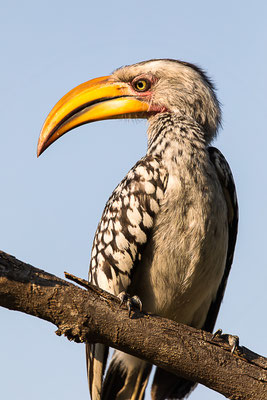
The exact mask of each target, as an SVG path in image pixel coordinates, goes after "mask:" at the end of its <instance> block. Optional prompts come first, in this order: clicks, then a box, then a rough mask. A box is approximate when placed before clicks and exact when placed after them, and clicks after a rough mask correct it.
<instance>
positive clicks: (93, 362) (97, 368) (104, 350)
mask: <svg viewBox="0 0 267 400" xmlns="http://www.w3.org/2000/svg"><path fill="white" fill-rule="evenodd" d="M108 350H109V348H108V347H107V346H105V345H103V344H100V343H95V344H86V365H87V377H88V384H89V391H90V395H91V399H92V400H100V399H101V392H102V382H103V375H104V372H105V368H106V363H107V358H108Z"/></svg>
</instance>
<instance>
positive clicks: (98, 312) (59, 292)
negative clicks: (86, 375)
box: [0, 252, 267, 400]
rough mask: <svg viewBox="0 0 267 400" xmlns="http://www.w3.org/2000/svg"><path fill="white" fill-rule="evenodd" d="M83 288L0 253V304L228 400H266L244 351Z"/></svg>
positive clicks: (262, 379) (265, 384)
mask: <svg viewBox="0 0 267 400" xmlns="http://www.w3.org/2000/svg"><path fill="white" fill-rule="evenodd" d="M67 276H68V277H70V278H71V276H70V275H68V274H67ZM71 279H72V280H75V279H73V278H71ZM78 282H79V283H80V284H82V285H83V282H82V280H78ZM84 285H85V286H86V284H85V281H84ZM87 286H88V288H87V290H85V289H84V288H81V287H78V286H76V285H74V284H73V283H69V282H67V281H65V280H63V279H60V278H58V277H56V276H54V275H51V274H49V273H47V272H45V271H42V270H40V269H37V268H35V267H32V266H31V265H29V264H25V263H24V262H22V261H19V260H17V259H16V258H15V257H13V256H10V255H8V254H6V253H4V252H0V306H2V307H5V308H8V309H10V310H17V311H21V312H24V313H26V314H30V315H33V316H36V317H38V318H41V319H44V320H46V321H49V322H51V323H52V324H54V325H56V326H57V328H58V329H57V331H56V333H57V334H58V335H65V336H66V337H67V338H68V339H69V340H74V341H75V342H77V343H81V342H90V343H93V342H98V343H104V344H106V345H109V346H111V347H114V348H116V349H120V350H122V351H124V352H127V353H130V354H132V355H134V356H137V357H139V358H142V359H144V360H146V361H148V362H150V363H153V364H156V365H157V366H159V367H162V368H164V369H166V370H168V371H170V372H172V373H174V374H177V375H179V376H181V377H184V378H187V379H190V380H192V381H196V382H199V383H202V384H203V385H205V386H207V387H209V388H211V389H213V390H216V391H217V392H219V393H221V394H223V395H224V396H226V397H227V398H229V399H235V400H252V399H255V400H266V399H267V359H266V358H264V357H262V356H260V355H258V354H256V353H253V352H252V351H250V350H249V349H247V348H245V347H244V346H242V347H238V349H237V350H236V351H235V352H234V354H231V347H230V346H229V344H228V343H227V341H225V340H224V339H223V337H222V338H221V337H218V338H217V337H216V338H215V339H213V340H212V335H211V334H210V333H208V332H204V331H201V330H197V329H194V328H191V327H188V326H185V325H182V324H178V323H175V322H173V321H170V320H167V319H164V318H161V317H158V316H156V315H151V314H147V313H141V312H139V311H134V312H132V313H131V316H130V317H129V313H128V310H127V309H126V307H124V306H120V303H119V300H118V299H117V298H116V297H114V296H112V295H110V294H109V293H107V292H104V291H102V290H101V289H99V288H97V287H95V286H93V285H89V284H87ZM224 336H227V335H224Z"/></svg>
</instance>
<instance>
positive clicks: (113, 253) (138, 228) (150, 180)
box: [87, 156, 168, 400]
mask: <svg viewBox="0 0 267 400" xmlns="http://www.w3.org/2000/svg"><path fill="white" fill-rule="evenodd" d="M167 181H168V174H167V171H166V169H165V168H164V167H163V166H162V165H161V162H160V159H159V158H157V157H153V156H145V157H144V158H142V159H141V160H140V161H138V163H137V164H136V165H135V166H134V167H133V168H132V169H131V170H130V171H129V173H128V174H127V175H126V177H125V178H124V180H123V181H122V182H121V183H120V184H119V185H118V186H117V188H116V189H115V190H114V192H113V193H112V195H111V197H110V198H109V200H108V202H107V204H106V207H105V209H104V212H103V215H102V218H101V221H100V223H99V225H98V228H97V231H96V234H95V239H94V243H93V248H92V256H91V265H90V272H89V280H90V281H91V282H92V283H94V284H95V285H97V286H99V287H101V288H102V289H104V290H107V291H108V292H110V293H113V294H115V295H118V294H119V293H120V292H121V291H126V292H127V289H128V287H129V285H130V284H131V278H132V274H133V272H134V267H135V264H136V262H138V261H139V260H140V259H141V255H142V250H143V249H144V246H145V245H146V242H147V237H148V234H149V232H150V231H151V229H152V227H153V224H154V219H155V216H156V214H157V212H158V210H159V207H160V202H161V200H162V199H163V198H164V191H165V189H166V186H167ZM106 357H107V350H106V348H105V346H104V345H102V344H94V345H87V370H88V381H89V387H90V393H91V397H92V399H93V400H97V399H100V392H101V387H102V381H103V374H104V366H105V363H106Z"/></svg>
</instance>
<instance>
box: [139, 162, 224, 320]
mask: <svg viewBox="0 0 267 400" xmlns="http://www.w3.org/2000/svg"><path fill="white" fill-rule="evenodd" d="M227 245H228V222H227V206H226V202H225V199H224V195H223V192H222V188H221V185H220V182H219V180H218V178H217V175H216V172H215V170H213V168H212V166H209V165H208V166H207V165H206V166H205V168H204V169H203V167H202V168H201V170H197V169H195V171H194V172H192V170H191V169H190V170H188V169H186V168H185V170H184V171H183V173H181V171H179V170H177V172H176V173H174V174H173V173H172V174H170V176H169V181H168V186H167V189H166V191H165V197H164V199H163V200H162V203H161V206H160V211H159V212H158V214H157V216H156V220H155V224H154V228H153V232H152V235H151V240H150V242H149V243H148V245H147V247H146V249H145V251H144V254H143V255H142V261H141V265H140V267H139V266H138V268H137V269H136V270H137V271H138V272H137V274H136V276H135V277H134V278H135V279H134V282H137V280H138V284H137V285H136V284H134V283H133V285H134V286H135V287H136V288H137V292H138V293H136V294H139V296H140V297H141V299H142V301H143V303H144V308H145V309H147V310H149V311H151V312H155V313H157V314H160V315H162V316H165V317H167V318H171V319H174V320H176V321H178V322H182V323H186V324H189V325H193V326H195V327H201V326H202V325H203V323H204V321H203V319H204V320H205V318H206V314H207V311H208V308H209V306H210V303H211V301H212V299H214V298H215V296H216V292H217V289H218V286H219V284H220V282H221V279H222V275H223V271H224V267H225V260H226V254H227ZM138 275H139V276H138Z"/></svg>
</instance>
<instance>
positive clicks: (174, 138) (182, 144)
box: [147, 113, 207, 161]
mask: <svg viewBox="0 0 267 400" xmlns="http://www.w3.org/2000/svg"><path fill="white" fill-rule="evenodd" d="M206 146H207V142H206V139H205V133H204V131H203V129H202V128H201V126H200V125H199V124H198V123H197V122H195V121H194V120H193V119H190V118H187V117H185V116H180V115H175V114H171V113H163V114H158V115H156V116H155V117H153V118H151V119H150V121H149V128H148V149H147V154H149V155H154V156H159V157H161V158H162V159H163V160H166V161H167V160H174V161H175V159H176V158H177V157H179V158H180V157H183V158H188V157H190V158H191V157H194V156H197V154H199V153H201V152H203V151H205V150H206Z"/></svg>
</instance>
